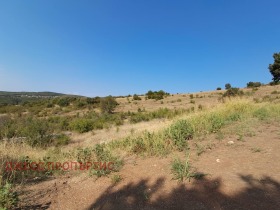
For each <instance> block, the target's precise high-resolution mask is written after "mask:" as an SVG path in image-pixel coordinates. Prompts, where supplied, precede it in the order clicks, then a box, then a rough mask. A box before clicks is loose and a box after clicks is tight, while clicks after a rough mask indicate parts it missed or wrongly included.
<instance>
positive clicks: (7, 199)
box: [0, 182, 18, 210]
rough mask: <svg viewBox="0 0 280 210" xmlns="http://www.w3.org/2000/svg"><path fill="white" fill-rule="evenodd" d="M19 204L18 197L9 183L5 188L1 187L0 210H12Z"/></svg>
mask: <svg viewBox="0 0 280 210" xmlns="http://www.w3.org/2000/svg"><path fill="white" fill-rule="evenodd" d="M17 203H18V195H17V193H16V192H14V191H13V190H12V185H11V184H9V183H8V182H7V183H6V184H5V185H3V186H2V185H0V209H1V210H2V209H3V210H6V209H7V210H8V209H12V208H13V207H15V206H16V205H17Z"/></svg>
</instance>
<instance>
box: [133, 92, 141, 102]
mask: <svg viewBox="0 0 280 210" xmlns="http://www.w3.org/2000/svg"><path fill="white" fill-rule="evenodd" d="M133 100H135V101H137V100H141V98H140V97H139V96H138V95H136V94H134V95H133Z"/></svg>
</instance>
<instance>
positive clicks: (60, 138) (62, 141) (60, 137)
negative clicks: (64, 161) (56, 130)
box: [54, 134, 70, 146]
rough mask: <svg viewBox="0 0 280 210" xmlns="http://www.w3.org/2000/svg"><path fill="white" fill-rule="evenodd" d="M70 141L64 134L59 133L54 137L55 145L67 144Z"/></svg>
mask: <svg viewBox="0 0 280 210" xmlns="http://www.w3.org/2000/svg"><path fill="white" fill-rule="evenodd" d="M69 142H70V137H69V136H67V135H65V134H59V135H57V136H56V137H55V140H54V144H55V146H63V145H67V144H69Z"/></svg>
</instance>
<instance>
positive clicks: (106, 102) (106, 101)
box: [100, 96, 118, 113]
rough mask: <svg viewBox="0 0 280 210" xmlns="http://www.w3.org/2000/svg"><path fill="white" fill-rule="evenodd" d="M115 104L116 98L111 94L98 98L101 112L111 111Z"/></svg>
mask: <svg viewBox="0 0 280 210" xmlns="http://www.w3.org/2000/svg"><path fill="white" fill-rule="evenodd" d="M117 105H118V103H117V101H116V99H115V98H114V97H112V96H107V97H105V98H102V99H101V100H100V109H101V112H102V113H112V112H113V111H114V109H115V108H116V106H117Z"/></svg>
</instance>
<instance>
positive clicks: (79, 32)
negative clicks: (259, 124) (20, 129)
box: [0, 0, 280, 96]
mask: <svg viewBox="0 0 280 210" xmlns="http://www.w3.org/2000/svg"><path fill="white" fill-rule="evenodd" d="M279 8H280V1H279V0H234V1H229V0H89V1H86V0H75V1H72V0H64V1H63V0H0V90H6V91H55V92H63V93H72V94H81V95H86V96H96V95H99V96H105V95H109V94H111V95H127V94H134V93H145V92H147V91H148V90H150V89H151V90H160V89H163V90H165V91H167V92H170V93H186V92H195V91H204V90H213V89H216V88H217V87H219V86H220V87H222V88H224V84H225V83H228V82H229V83H231V84H232V86H237V87H244V86H245V85H246V83H247V82H249V81H260V82H263V83H267V82H270V81H271V75H270V74H269V71H268V69H267V67H268V64H269V63H273V58H272V54H273V53H274V52H280V16H279Z"/></svg>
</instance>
